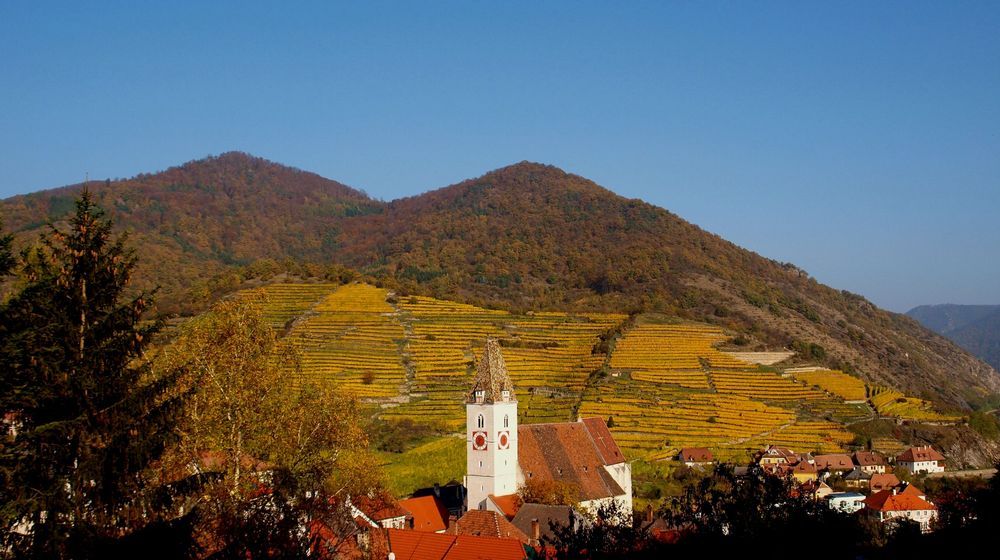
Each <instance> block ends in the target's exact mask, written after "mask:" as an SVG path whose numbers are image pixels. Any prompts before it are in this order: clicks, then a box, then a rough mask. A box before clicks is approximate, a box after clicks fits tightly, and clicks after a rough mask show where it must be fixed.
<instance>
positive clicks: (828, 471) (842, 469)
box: [813, 453, 854, 478]
mask: <svg viewBox="0 0 1000 560" xmlns="http://www.w3.org/2000/svg"><path fill="white" fill-rule="evenodd" d="M813 461H814V462H815V464H816V470H817V471H819V472H820V473H822V474H823V476H824V478H825V477H827V476H830V475H833V474H840V475H843V474H845V473H848V472H850V471H852V470H854V459H851V456H850V455H846V454H844V453H834V454H829V455H816V456H814V457H813Z"/></svg>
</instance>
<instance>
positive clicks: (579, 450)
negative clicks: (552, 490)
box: [517, 422, 625, 501]
mask: <svg viewBox="0 0 1000 560" xmlns="http://www.w3.org/2000/svg"><path fill="white" fill-rule="evenodd" d="M517 438H518V441H517V460H518V463H519V465H520V467H521V471H522V472H523V473H524V477H525V481H526V482H527V481H555V482H563V483H567V484H569V485H572V486H573V487H574V488H577V489H579V499H580V500H581V501H589V500H596V499H600V498H611V497H614V496H620V495H622V494H624V493H625V491H624V490H622V488H621V486H619V484H618V483H617V482H615V479H614V478H613V477H612V476H611V474H610V473H608V471H607V470H606V469H605V468H604V466H605V465H613V464H617V463H621V462H623V461H624V457H622V458H621V459H617V460H616V459H615V453H614V452H613V451H611V452H610V453H606V454H605V452H606V451H608V450H609V448H607V447H605V448H603V449H601V448H599V447H598V445H599V444H598V442H597V441H595V438H594V434H593V433H592V432H591V430H590V429H589V427H588V426H587V424H585V423H584V422H566V423H562V424H522V425H520V426H518V427H517ZM602 439H603V438H602ZM610 442H611V443H612V444H613V443H614V440H610ZM615 448H617V445H615ZM619 453H620V451H619Z"/></svg>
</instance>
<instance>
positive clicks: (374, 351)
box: [278, 284, 406, 399]
mask: <svg viewBox="0 0 1000 560" xmlns="http://www.w3.org/2000/svg"><path fill="white" fill-rule="evenodd" d="M278 286H280V284H279V285H278ZM393 313H394V310H393V308H392V306H390V305H389V304H388V303H386V300H385V291H384V290H380V289H378V288H375V287H373V286H367V285H365V284H349V285H346V286H341V287H339V288H336V289H335V290H333V291H332V293H328V295H327V296H326V297H324V298H322V299H321V300H320V301H319V302H318V303H316V305H314V306H313V307H312V309H310V311H309V313H308V314H306V315H304V316H303V318H302V319H301V320H300V321H297V322H296V324H295V326H294V327H293V328H291V329H290V331H289V332H288V334H287V335H286V336H285V340H286V341H288V342H290V343H291V344H292V345H293V346H294V348H295V349H296V350H297V354H298V362H299V363H298V368H299V371H300V375H302V376H303V377H308V378H310V379H313V380H323V381H329V382H334V383H337V384H338V385H339V386H341V387H343V388H346V389H347V390H349V391H351V392H353V393H354V394H355V395H357V396H358V397H361V398H369V399H371V398H391V397H395V396H398V395H399V393H400V391H401V390H402V386H403V384H404V382H405V381H406V370H405V368H404V366H403V363H402V360H401V355H400V352H399V346H400V345H401V344H402V343H403V342H404V336H405V335H404V331H403V325H402V324H400V323H399V321H397V320H396V318H395V317H394V315H393Z"/></svg>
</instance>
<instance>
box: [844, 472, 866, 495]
mask: <svg viewBox="0 0 1000 560" xmlns="http://www.w3.org/2000/svg"><path fill="white" fill-rule="evenodd" d="M871 480H872V474H871V473H869V472H867V471H865V470H863V469H862V468H861V467H856V468H855V469H854V470H853V471H851V472H849V473H847V474H846V475H844V483H845V484H847V487H848V488H858V489H862V490H863V489H865V488H868V485H869V483H871Z"/></svg>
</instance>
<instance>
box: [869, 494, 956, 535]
mask: <svg viewBox="0 0 1000 560" xmlns="http://www.w3.org/2000/svg"><path fill="white" fill-rule="evenodd" d="M864 504H865V509H864V512H865V513H866V514H867V515H869V516H871V517H873V518H875V519H878V520H879V521H882V522H890V521H894V520H899V519H907V520H910V521H914V522H916V523H918V524H919V525H920V529H921V530H922V531H924V532H927V531H930V530H931V524H932V523H933V522H934V520H935V519H937V515H938V508H937V506H936V505H934V504H933V503H931V502H930V501H929V500H927V496H925V495H924V493H923V492H922V491H920V490H919V489H918V488H917V487H915V486H913V485H912V484H908V485H906V486H905V487H903V488H900V487H896V488H892V489H889V490H882V491H881V492H876V493H874V494H872V495H870V496H868V497H867V498H865V500H864Z"/></svg>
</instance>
